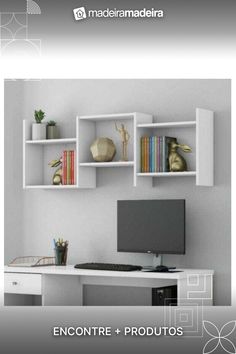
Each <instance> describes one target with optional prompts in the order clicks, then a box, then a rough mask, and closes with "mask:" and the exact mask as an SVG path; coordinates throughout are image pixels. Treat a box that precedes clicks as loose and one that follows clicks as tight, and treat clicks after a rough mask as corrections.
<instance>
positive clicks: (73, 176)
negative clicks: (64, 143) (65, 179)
mask: <svg viewBox="0 0 236 354" xmlns="http://www.w3.org/2000/svg"><path fill="white" fill-rule="evenodd" d="M70 155H71V184H75V152H74V150H72V151H71V152H70Z"/></svg>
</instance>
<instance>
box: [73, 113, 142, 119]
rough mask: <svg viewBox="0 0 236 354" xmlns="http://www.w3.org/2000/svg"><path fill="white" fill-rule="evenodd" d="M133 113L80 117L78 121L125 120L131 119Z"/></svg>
mask: <svg viewBox="0 0 236 354" xmlns="http://www.w3.org/2000/svg"><path fill="white" fill-rule="evenodd" d="M134 115H135V113H115V114H102V115H94V116H80V119H85V120H91V121H104V120H105V121H106V120H108V121H109V120H126V119H133V117H134Z"/></svg>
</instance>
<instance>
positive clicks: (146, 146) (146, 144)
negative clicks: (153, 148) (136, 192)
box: [145, 137, 149, 172]
mask: <svg viewBox="0 0 236 354" xmlns="http://www.w3.org/2000/svg"><path fill="white" fill-rule="evenodd" d="M148 149H149V139H148V137H146V138H145V162H146V167H145V172H149V158H148V155H149V151H148Z"/></svg>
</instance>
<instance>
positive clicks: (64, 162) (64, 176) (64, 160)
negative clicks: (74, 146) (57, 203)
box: [62, 151, 67, 184]
mask: <svg viewBox="0 0 236 354" xmlns="http://www.w3.org/2000/svg"><path fill="white" fill-rule="evenodd" d="M62 184H67V152H66V151H63V158H62Z"/></svg>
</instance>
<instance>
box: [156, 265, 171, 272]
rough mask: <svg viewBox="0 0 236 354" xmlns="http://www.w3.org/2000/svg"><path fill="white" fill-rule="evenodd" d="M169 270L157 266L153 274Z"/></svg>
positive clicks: (162, 266)
mask: <svg viewBox="0 0 236 354" xmlns="http://www.w3.org/2000/svg"><path fill="white" fill-rule="evenodd" d="M168 271H169V268H168V267H166V266H164V265H159V266H156V267H155V272H168Z"/></svg>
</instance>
